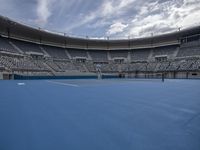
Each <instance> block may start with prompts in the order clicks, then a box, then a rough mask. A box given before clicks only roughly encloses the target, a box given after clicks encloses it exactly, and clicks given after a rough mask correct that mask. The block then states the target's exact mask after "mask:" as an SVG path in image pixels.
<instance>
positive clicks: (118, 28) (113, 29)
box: [106, 22, 128, 35]
mask: <svg viewBox="0 0 200 150" xmlns="http://www.w3.org/2000/svg"><path fill="white" fill-rule="evenodd" d="M127 27H128V25H127V24H123V23H121V22H116V23H114V24H112V25H111V26H110V28H109V30H108V31H107V33H106V34H107V35H113V34H117V33H120V32H123V31H124V29H125V28H127Z"/></svg>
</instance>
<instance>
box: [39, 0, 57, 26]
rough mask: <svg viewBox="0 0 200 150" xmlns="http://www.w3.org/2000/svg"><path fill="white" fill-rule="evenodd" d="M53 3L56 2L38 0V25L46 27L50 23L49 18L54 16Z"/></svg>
mask: <svg viewBox="0 0 200 150" xmlns="http://www.w3.org/2000/svg"><path fill="white" fill-rule="evenodd" d="M53 2H54V0H37V8H36V12H37V17H38V18H37V20H36V23H37V24H39V25H42V26H44V25H45V24H46V23H47V22H48V19H49V17H50V16H51V15H52V12H51V5H52V4H53Z"/></svg>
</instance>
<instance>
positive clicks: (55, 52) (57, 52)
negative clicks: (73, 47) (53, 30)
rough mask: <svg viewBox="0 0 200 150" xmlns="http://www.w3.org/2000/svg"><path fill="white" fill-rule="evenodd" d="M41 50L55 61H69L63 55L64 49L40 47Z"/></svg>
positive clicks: (65, 55)
mask: <svg viewBox="0 0 200 150" xmlns="http://www.w3.org/2000/svg"><path fill="white" fill-rule="evenodd" d="M42 48H43V49H44V50H45V51H46V52H47V53H48V54H49V55H50V56H51V57H52V58H55V59H69V57H68V56H67V54H66V53H65V49H64V48H60V47H53V46H42Z"/></svg>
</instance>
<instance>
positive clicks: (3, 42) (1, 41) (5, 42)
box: [0, 36, 17, 53]
mask: <svg viewBox="0 0 200 150" xmlns="http://www.w3.org/2000/svg"><path fill="white" fill-rule="evenodd" d="M9 42H10V41H9V39H7V38H4V37H1V36H0V51H6V52H11V53H17V50H16V49H15V48H14V47H13V46H12V45H11V44H10V43H9Z"/></svg>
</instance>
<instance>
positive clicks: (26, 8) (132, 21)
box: [0, 0, 200, 38]
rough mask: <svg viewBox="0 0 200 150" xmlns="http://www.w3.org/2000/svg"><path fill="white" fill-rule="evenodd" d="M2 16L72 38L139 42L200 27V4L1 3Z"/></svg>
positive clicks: (130, 0) (187, 0)
mask: <svg viewBox="0 0 200 150" xmlns="http://www.w3.org/2000/svg"><path fill="white" fill-rule="evenodd" d="M0 15H2V16H6V17H8V18H10V19H13V20H15V21H17V22H21V23H24V24H27V25H30V26H33V27H40V28H42V29H44V30H49V31H52V32H59V33H65V34H66V35H69V36H77V37H86V36H88V37H89V38H106V37H110V38H138V37H146V36H152V35H159V34H164V33H169V32H174V31H178V29H179V28H180V29H184V28H188V27H192V26H198V25H200V0H0Z"/></svg>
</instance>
